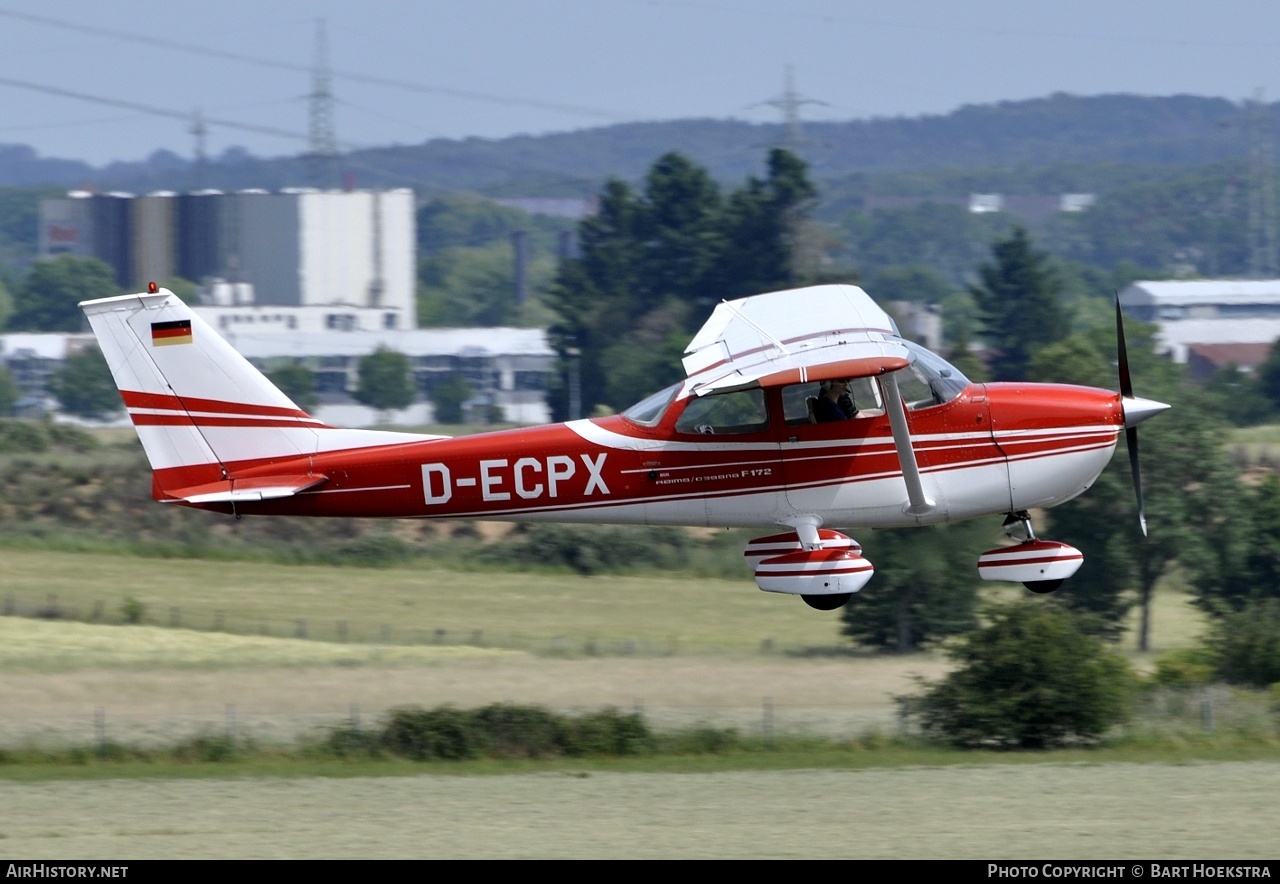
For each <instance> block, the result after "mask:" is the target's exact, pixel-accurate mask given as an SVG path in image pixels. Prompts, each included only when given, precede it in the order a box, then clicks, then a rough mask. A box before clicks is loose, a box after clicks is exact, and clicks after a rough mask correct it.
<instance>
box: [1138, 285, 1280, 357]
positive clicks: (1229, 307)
mask: <svg viewBox="0 0 1280 884" xmlns="http://www.w3.org/2000/svg"><path fill="white" fill-rule="evenodd" d="M1120 306H1121V307H1122V308H1124V311H1125V312H1126V313H1128V314H1129V315H1131V316H1133V317H1135V318H1137V319H1141V320H1144V321H1146V322H1153V323H1155V324H1156V326H1157V327H1158V328H1159V333H1158V335H1157V350H1158V352H1161V353H1165V354H1167V355H1169V356H1170V357H1172V358H1173V360H1174V361H1175V362H1186V361H1187V360H1188V357H1189V352H1190V350H1191V348H1193V347H1194V346H1195V345H1217V346H1218V349H1220V350H1221V349H1222V348H1223V345H1225V346H1226V347H1227V349H1228V350H1229V347H1230V345H1233V344H1234V345H1246V344H1271V343H1273V342H1274V341H1276V340H1277V339H1280V279H1264V280H1231V279H1197V280H1170V281H1161V282H1135V283H1133V285H1131V286H1129V287H1128V288H1126V289H1125V290H1124V291H1122V292H1121V293H1120ZM1256 351H1257V348H1256V347H1248V348H1245V347H1242V348H1241V349H1240V351H1239V355H1240V357H1241V358H1240V359H1238V360H1232V361H1234V362H1235V364H1236V365H1237V366H1240V367H1242V368H1250V367H1252V363H1251V362H1250V360H1251V359H1252V358H1253V357H1252V355H1251V354H1253V353H1255V352H1256Z"/></svg>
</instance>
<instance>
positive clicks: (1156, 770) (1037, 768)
mask: <svg viewBox="0 0 1280 884" xmlns="http://www.w3.org/2000/svg"><path fill="white" fill-rule="evenodd" d="M1278 790H1280V763H1275V762H1256V761H1255V762H1225V763H1217V764H1183V765H1163V764H1126V763H1117V764H1106V765H1096V764H1060V763H1043V764H1034V765H1008V764H998V765H984V764H977V765H970V766H952V767H914V768H895V769H864V770H804V769H798V770H785V771H723V772H714V773H625V772H609V771H593V770H589V769H558V770H549V771H547V772H544V773H512V774H507V775H494V776H469V777H458V776H447V775H446V776H411V777H403V776H402V777H379V778H368V777H364V778H360V777H357V778H308V779H293V778H288V779H279V778H275V779H273V778H265V779H210V780H163V779H161V780H106V781H77V782H55V783H39V784H27V783H3V782H0V850H3V851H4V852H5V853H6V854H7V855H8V856H10V857H11V858H35V859H41V860H45V861H49V860H54V859H59V858H76V859H84V858H86V857H91V858H93V859H95V860H112V859H120V860H122V861H123V860H130V859H139V860H140V859H147V858H233V857H234V858H302V857H305V858H372V857H382V858H391V857H403V858H519V857H540V858H575V859H588V858H649V859H670V858H730V857H731V858H735V859H744V858H753V859H757V858H758V859H770V858H796V859H814V858H827V857H831V858H851V859H853V858H863V859H870V858H886V859H907V858H917V859H923V858H935V859H962V858H972V859H990V860H995V859H1019V858H1025V859H1034V860H1040V861H1043V860H1046V859H1050V858H1053V859H1076V858H1080V859H1132V860H1150V859H1160V860H1171V859H1188V860H1197V861H1204V860H1212V859H1231V860H1247V859H1270V860H1274V858H1275V852H1276V835H1275V795H1276V793H1277V791H1278ZM130 871H133V870H130Z"/></svg>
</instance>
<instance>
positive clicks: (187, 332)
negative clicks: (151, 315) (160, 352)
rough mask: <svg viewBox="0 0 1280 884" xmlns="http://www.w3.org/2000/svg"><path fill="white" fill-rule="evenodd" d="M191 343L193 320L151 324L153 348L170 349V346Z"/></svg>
mask: <svg viewBox="0 0 1280 884" xmlns="http://www.w3.org/2000/svg"><path fill="white" fill-rule="evenodd" d="M190 343H191V320H190V319H176V320H174V321H173V322H153V323H151V346H153V347H168V346H169V345H170V344H190Z"/></svg>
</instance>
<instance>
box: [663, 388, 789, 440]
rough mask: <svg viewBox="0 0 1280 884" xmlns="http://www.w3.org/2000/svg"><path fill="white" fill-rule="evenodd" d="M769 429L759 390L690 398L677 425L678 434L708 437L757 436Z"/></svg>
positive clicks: (767, 414)
mask: <svg viewBox="0 0 1280 884" xmlns="http://www.w3.org/2000/svg"><path fill="white" fill-rule="evenodd" d="M768 428H769V413H768V411H767V410H766V409H765V404H764V391H763V390H761V389H758V388H757V389H755V390H738V391H737V392H733V393H712V394H711V395H709V396H701V397H693V398H690V399H689V400H688V405H686V406H685V409H684V413H683V414H681V415H680V418H679V419H678V420H677V421H676V432H677V433H696V434H699V435H711V436H733V435H739V434H742V433H759V432H761V431H762V430H767V429H768Z"/></svg>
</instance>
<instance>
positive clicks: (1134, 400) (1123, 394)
mask: <svg viewBox="0 0 1280 884" xmlns="http://www.w3.org/2000/svg"><path fill="white" fill-rule="evenodd" d="M1116 352H1117V355H1118V356H1119V364H1118V368H1119V370H1120V408H1121V410H1122V411H1123V412H1124V441H1125V446H1126V447H1127V448H1128V449H1129V470H1130V471H1131V472H1132V473H1133V492H1134V494H1136V495H1137V497H1138V522H1139V524H1141V525H1142V536H1143V537H1146V536H1147V509H1146V504H1145V503H1143V500H1142V467H1141V466H1140V465H1139V463H1138V424H1140V423H1142V422H1143V421H1145V420H1147V419H1148V418H1151V417H1155V416H1156V415H1157V414H1159V413H1160V412H1162V411H1165V410H1166V409H1168V408H1169V406H1168V405H1166V404H1165V403H1163V402H1156V401H1155V400H1154V399H1140V398H1138V397H1137V396H1134V395H1133V379H1132V378H1131V377H1130V376H1129V353H1128V350H1127V349H1126V348H1125V344H1124V317H1123V316H1122V315H1121V313H1120V293H1119V292H1116Z"/></svg>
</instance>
